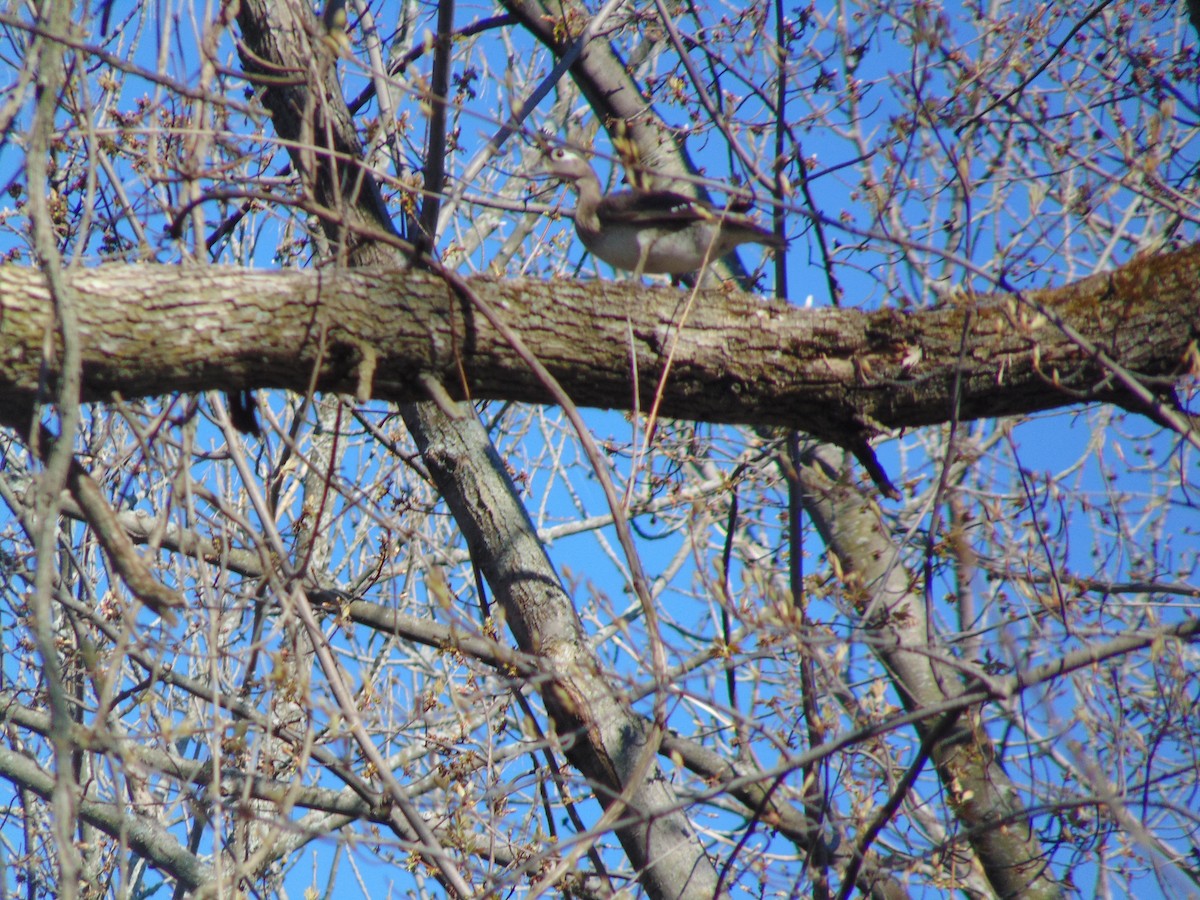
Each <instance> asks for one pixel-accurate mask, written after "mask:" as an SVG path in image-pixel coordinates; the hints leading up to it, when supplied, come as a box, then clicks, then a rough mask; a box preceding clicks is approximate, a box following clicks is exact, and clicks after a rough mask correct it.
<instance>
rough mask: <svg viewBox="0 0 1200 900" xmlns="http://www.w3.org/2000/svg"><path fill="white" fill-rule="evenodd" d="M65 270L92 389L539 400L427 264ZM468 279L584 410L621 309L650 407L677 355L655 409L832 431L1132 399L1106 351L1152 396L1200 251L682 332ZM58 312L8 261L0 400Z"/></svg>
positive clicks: (710, 315) (1190, 306) (1162, 391)
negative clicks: (1079, 273)
mask: <svg viewBox="0 0 1200 900" xmlns="http://www.w3.org/2000/svg"><path fill="white" fill-rule="evenodd" d="M70 280H71V284H72V286H73V287H74V289H75V291H76V292H77V294H78V305H79V318H80V330H81V335H82V339H83V343H84V346H85V357H84V392H85V399H87V400H104V399H107V398H108V397H110V396H111V395H112V393H113V392H120V393H121V394H122V395H123V396H125V397H135V396H141V395H148V394H161V393H169V392H173V391H195V390H201V389H213V388H223V389H239V388H248V387H288V388H291V389H293V390H297V391H303V390H305V389H306V387H307V385H308V384H309V383H310V379H311V378H312V374H313V371H314V369H315V370H316V371H317V372H318V376H319V377H318V379H317V385H318V387H319V388H320V389H322V390H330V391H344V392H350V393H359V394H360V396H368V395H369V396H373V397H377V398H380V399H386V400H393V401H398V402H406V401H411V400H415V399H419V398H421V397H423V393H422V391H421V389H420V386H419V384H418V380H417V376H418V375H419V374H420V373H432V374H434V375H436V376H438V377H440V378H441V379H442V380H443V382H444V383H445V385H446V388H447V390H448V391H449V392H450V393H451V395H452V396H455V397H456V398H462V397H467V396H469V397H471V398H475V399H483V398H492V399H508V400H520V401H528V402H546V401H547V400H548V399H549V394H548V392H547V391H546V389H545V388H544V387H543V386H542V385H541V384H540V383H539V382H538V381H537V380H536V378H534V377H533V375H531V373H530V372H529V369H528V366H526V365H525V364H524V363H523V362H522V361H521V360H520V359H519V358H518V356H517V354H516V353H514V352H513V351H512V349H511V348H510V347H508V346H507V345H506V344H505V343H504V341H503V339H502V338H500V336H499V335H497V333H496V332H495V330H494V329H493V328H492V327H491V326H490V325H489V324H488V323H487V321H486V320H485V319H484V318H483V317H482V316H480V315H478V314H477V313H476V312H475V311H474V309H473V308H472V307H471V305H470V303H469V302H467V301H465V300H463V299H462V298H460V297H456V296H455V295H454V293H453V292H452V291H451V290H450V289H449V288H448V286H447V285H446V284H445V282H444V281H442V280H441V279H440V278H438V277H437V276H436V275H434V274H430V273H424V272H419V271H411V270H401V269H388V270H384V269H367V270H363V269H355V270H352V271H351V270H345V269H338V270H326V271H323V272H315V273H298V272H248V271H244V270H230V269H209V268H206V269H200V268H197V269H181V268H179V267H161V266H138V267H116V266H114V267H104V268H101V269H97V270H86V271H77V272H73V273H71V275H70ZM471 286H472V288H473V290H474V291H475V292H476V293H477V294H478V295H479V296H480V297H481V298H482V299H483V301H484V302H486V303H488V304H490V305H491V306H492V307H493V308H494V309H496V310H498V311H499V312H500V314H501V315H502V316H503V317H504V318H505V319H506V320H507V321H508V322H509V324H510V325H511V326H512V327H513V328H514V329H516V330H517V331H518V333H519V334H521V336H522V338H523V339H524V340H525V342H526V344H527V345H528V346H529V347H530V348H531V349H532V351H533V352H534V354H535V355H537V356H538V358H539V359H541V360H542V362H543V363H544V364H545V365H546V366H547V368H548V369H549V370H550V371H551V372H552V373H553V374H554V376H555V377H556V378H557V379H558V380H559V381H560V383H561V384H562V385H563V386H564V387H565V388H566V390H567V392H568V393H569V394H570V395H571V397H572V398H573V399H574V401H575V402H576V403H577V404H579V405H581V406H597V407H607V408H619V409H629V408H631V406H632V402H633V391H632V388H631V381H632V376H631V374H630V371H631V370H630V364H629V353H630V346H629V337H628V326H627V319H626V317H627V316H628V321H629V323H630V324H631V325H632V330H633V335H634V345H635V348H636V350H637V356H638V373H639V377H640V382H639V390H640V392H641V404H642V408H643V409H644V408H647V407H648V406H649V401H650V399H651V398H652V397H653V395H654V391H655V389H656V387H657V384H658V380H659V377H660V373H661V372H662V369H663V366H664V364H665V361H666V359H667V358H668V356H669V355H670V354H672V353H673V359H674V363H673V368H672V372H671V375H670V378H669V379H668V381H667V384H666V386H665V389H664V400H663V404H662V413H663V414H664V415H667V416H671V417H674V418H681V419H697V420H704V421H710V422H734V423H744V424H755V425H777V426H785V427H794V428H798V429H800V430H802V431H805V432H807V433H809V434H811V435H814V436H817V437H821V438H823V439H826V440H832V441H835V442H838V443H846V442H847V440H848V439H849V438H853V437H857V436H868V437H869V436H871V435H873V434H875V433H877V432H878V431H879V430H882V429H891V428H906V427H917V426H921V425H929V424H935V423H939V422H945V421H948V420H949V419H951V418H952V417H955V416H957V418H959V419H971V418H978V417H995V416H1003V415H1011V414H1017V413H1029V412H1035V411H1038V410H1043V409H1050V408H1054V407H1061V406H1066V405H1070V404H1073V403H1078V402H1085V401H1096V400H1100V401H1110V402H1116V403H1119V404H1122V405H1125V406H1130V407H1133V408H1137V404H1136V403H1135V401H1134V399H1133V397H1132V395H1131V394H1130V393H1129V392H1128V391H1127V390H1126V388H1125V387H1124V386H1123V385H1122V384H1121V382H1120V381H1119V380H1118V379H1114V378H1113V372H1112V367H1111V366H1110V365H1108V364H1107V363H1106V362H1105V360H1104V359H1102V358H1099V354H1100V353H1102V354H1103V355H1104V357H1107V360H1111V361H1113V362H1115V363H1116V364H1118V365H1119V366H1120V367H1122V368H1123V369H1124V370H1125V371H1127V372H1131V373H1133V374H1134V375H1135V376H1137V377H1138V378H1139V379H1140V380H1141V381H1142V383H1143V384H1145V385H1146V386H1147V387H1148V389H1149V390H1150V391H1151V392H1152V393H1154V394H1156V395H1158V396H1165V395H1167V394H1168V393H1169V388H1170V386H1171V385H1172V384H1173V383H1175V382H1177V381H1178V380H1179V379H1180V378H1183V377H1185V376H1187V375H1189V374H1192V375H1194V374H1195V373H1196V371H1197V368H1198V364H1197V359H1198V358H1200V357H1198V356H1197V351H1196V345H1197V342H1198V341H1200V299H1198V298H1200V249H1196V248H1191V249H1188V250H1184V251H1181V252H1178V253H1173V254H1169V255H1165V256H1161V257H1155V258H1152V259H1145V260H1137V261H1135V262H1133V263H1131V264H1129V265H1127V266H1125V267H1124V268H1122V269H1120V270H1118V271H1115V272H1112V273H1109V274H1105V275H1099V276H1095V277H1092V278H1087V279H1084V280H1083V281H1080V282H1078V283H1077V284H1073V285H1070V286H1068V287H1065V288H1061V289H1057V290H1045V291H1036V292H1030V293H1029V294H1028V295H1026V296H1025V297H1024V298H1023V299H1024V301H1026V302H1025V303H1021V302H1018V300H1017V298H1014V297H1011V296H1006V295H993V296H989V297H978V298H965V299H963V300H962V301H961V302H959V303H957V304H955V305H953V306H944V307H940V308H936V309H931V310H925V311H920V312H912V313H901V312H897V311H895V310H884V311H880V312H876V313H860V312H855V311H852V310H843V309H824V310H805V309H798V308H795V307H789V306H786V305H783V304H779V303H772V302H768V301H764V300H761V299H758V298H754V297H749V296H746V295H741V294H724V293H718V292H712V293H705V294H703V295H702V296H701V297H700V298H699V299H698V301H697V303H696V304H695V305H694V308H693V309H692V310H691V312H690V314H689V315H688V318H687V320H686V321H685V322H683V326H682V329H680V328H679V327H678V321H677V320H678V317H679V315H680V312H681V310H682V308H683V302H684V300H685V295H684V294H683V293H681V292H680V291H677V290H673V289H668V288H656V289H650V288H644V287H637V286H634V285H628V284H614V283H605V282H592V283H587V282H578V281H531V280H495V279H485V278H480V279H475V280H473V281H472V282H471ZM1029 304H1036V305H1037V308H1040V309H1041V310H1043V312H1038V311H1036V309H1035V307H1033V306H1030V305H1029ZM51 315H52V307H51V304H50V300H49V295H48V292H47V289H46V287H45V283H44V281H43V279H42V276H41V275H40V274H39V273H37V272H35V271H32V270H29V269H23V268H14V267H7V268H0V316H2V317H3V318H2V322H3V329H2V331H0V414H4V415H6V416H12V415H13V414H22V415H23V414H25V413H27V411H28V409H29V405H30V403H31V401H32V400H33V399H34V397H36V392H37V386H38V379H39V376H40V375H41V374H43V373H44V374H48V375H49V376H50V377H51V378H53V376H54V375H55V374H56V370H55V368H54V360H44V359H43V357H42V350H43V346H44V335H45V334H46V331H47V329H48V327H49V323H50V317H51ZM1056 317H1057V320H1058V321H1059V322H1061V323H1063V324H1065V325H1067V326H1069V327H1070V329H1073V331H1074V332H1075V333H1076V334H1077V335H1078V336H1080V337H1082V338H1084V339H1085V341H1086V344H1089V345H1090V346H1080V343H1079V342H1078V341H1076V340H1073V339H1072V338H1070V337H1068V336H1067V335H1066V334H1064V332H1063V329H1062V328H1060V327H1059V325H1058V324H1056V322H1055V321H1054V319H1055V318H1056ZM676 336H678V341H677V342H676ZM43 366H45V369H43ZM464 376H465V383H464V380H463V379H464Z"/></svg>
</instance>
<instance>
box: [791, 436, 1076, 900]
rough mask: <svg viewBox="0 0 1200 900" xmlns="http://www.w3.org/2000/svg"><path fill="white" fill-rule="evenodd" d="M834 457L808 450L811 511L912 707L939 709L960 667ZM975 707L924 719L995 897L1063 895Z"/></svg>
mask: <svg viewBox="0 0 1200 900" xmlns="http://www.w3.org/2000/svg"><path fill="white" fill-rule="evenodd" d="M840 468H841V466H840V465H838V463H837V461H831V460H826V459H824V458H823V454H820V453H816V454H810V455H809V456H808V457H807V458H806V459H804V460H803V461H802V465H801V466H800V469H799V475H800V484H801V490H802V492H803V499H804V506H805V511H806V512H808V514H809V516H811V517H812V520H813V524H814V525H815V526H816V527H817V530H818V531H819V532H820V534H821V538H822V540H823V541H824V542H825V544H826V545H827V546H828V547H829V549H830V551H832V552H833V553H834V554H836V556H837V558H838V560H839V561H840V564H841V567H842V572H843V581H844V583H845V585H846V594H847V595H848V596H849V597H852V598H854V599H855V602H856V605H857V608H856V609H855V610H854V612H855V614H856V616H857V618H858V620H859V622H860V623H861V626H860V627H862V629H863V630H864V632H865V635H866V638H867V643H868V644H869V645H870V646H871V648H872V651H873V652H874V653H875V655H876V656H877V657H878V658H879V660H880V661H881V662H882V663H883V664H884V666H886V668H887V670H888V672H889V673H890V674H891V677H892V681H893V683H894V684H895V686H896V690H897V692H898V693H899V694H900V696H901V697H902V698H903V701H904V705H905V706H906V707H907V708H908V709H922V708H929V707H935V706H937V705H938V704H940V703H943V702H944V701H946V700H948V699H951V698H953V697H955V696H957V695H959V694H961V693H962V692H963V690H964V689H963V681H962V676H961V674H960V672H961V668H960V667H959V666H957V665H954V664H952V663H951V662H949V659H950V654H949V652H948V651H947V650H946V649H945V648H942V647H939V646H937V645H936V644H932V643H931V642H930V634H931V631H930V623H929V620H928V617H927V616H926V610H925V603H924V600H923V597H922V594H921V587H920V585H919V584H916V583H913V582H912V581H911V580H910V569H909V567H907V566H906V565H905V564H904V561H903V560H902V559H901V558H900V552H899V550H898V549H897V547H896V545H895V544H894V543H893V542H892V540H891V538H890V537H889V536H888V533H887V529H886V527H885V526H884V523H883V521H882V519H881V517H880V515H879V510H878V508H877V507H875V506H874V504H872V503H871V502H870V501H869V500H868V499H867V498H865V497H864V496H863V494H862V492H861V491H860V490H858V489H857V488H855V487H854V486H853V485H851V484H848V483H847V482H846V481H845V480H843V479H839V478H838V477H837V474H836V473H837V471H839V470H840ZM979 709H980V708H979V707H973V708H972V709H970V710H967V711H966V712H963V713H954V714H951V715H950V717H948V718H946V717H943V718H940V719H934V720H931V721H926V722H922V723H920V724H918V725H917V726H916V728H917V733H918V734H919V735H920V736H921V739H922V742H923V745H924V747H925V748H926V750H927V752H928V754H929V758H930V759H932V761H933V763H934V765H935V766H936V768H937V772H938V776H939V778H940V779H941V783H942V786H943V787H944V789H945V791H946V796H947V800H948V802H949V804H950V807H951V809H952V810H953V811H954V815H955V817H956V818H957V819H958V821H959V822H960V823H961V824H962V826H963V829H964V831H965V835H964V836H965V839H966V841H967V842H968V843H969V844H970V846H971V849H972V850H973V851H974V852H975V855H976V857H977V859H978V860H979V864H980V866H981V867H982V868H983V871H984V873H985V874H986V876H987V878H988V881H989V882H990V883H991V885H992V887H993V889H994V890H995V891H996V894H997V896H999V897H1002V898H1004V900H1016V898H1026V900H1038V898H1044V900H1052V898H1058V897H1061V896H1062V895H1063V892H1062V888H1061V886H1060V885H1059V884H1058V883H1057V882H1056V881H1055V880H1054V878H1053V876H1052V875H1051V873H1050V870H1049V855H1048V854H1047V853H1046V852H1045V849H1044V848H1043V847H1042V845H1041V842H1040V841H1039V840H1038V837H1037V835H1036V834H1035V833H1034V831H1033V826H1032V822H1031V817H1030V815H1029V813H1028V811H1027V810H1026V809H1025V808H1024V805H1023V804H1022V802H1021V800H1020V794H1019V792H1018V791H1017V789H1016V786H1015V785H1014V784H1013V783H1012V781H1011V780H1010V779H1009V777H1008V775H1007V774H1006V773H1005V771H1004V768H1003V767H1002V766H1001V764H1000V763H999V762H998V761H997V752H996V747H995V745H994V744H993V742H992V740H991V738H990V737H988V735H987V733H986V731H985V730H984V729H983V728H982V727H981V726H979V724H978V719H977V716H978V712H979Z"/></svg>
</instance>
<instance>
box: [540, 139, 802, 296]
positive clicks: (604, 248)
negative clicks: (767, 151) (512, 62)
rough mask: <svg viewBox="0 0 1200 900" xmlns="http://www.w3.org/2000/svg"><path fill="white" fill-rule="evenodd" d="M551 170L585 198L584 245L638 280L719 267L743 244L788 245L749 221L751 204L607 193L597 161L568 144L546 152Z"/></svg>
mask: <svg viewBox="0 0 1200 900" xmlns="http://www.w3.org/2000/svg"><path fill="white" fill-rule="evenodd" d="M544 165H545V169H546V171H547V172H549V173H550V174H551V175H554V176H555V177H557V178H561V179H562V180H563V181H567V182H570V184H571V185H572V186H573V187H574V188H575V192H576V194H578V197H579V202H578V203H577V204H576V206H575V233H576V234H578V235H579V240H580V241H582V242H583V246H585V247H587V249H588V251H589V252H590V253H592V255H593V256H597V257H599V258H600V259H602V260H604V261H605V262H606V263H608V264H609V265H610V266H612V267H613V268H615V269H626V270H628V271H631V272H633V273H635V275H637V276H639V277H640V276H641V275H643V274H647V275H655V274H666V275H685V274H687V273H689V272H695V271H697V270H699V269H701V268H703V267H704V266H705V265H707V264H711V263H714V262H716V261H717V260H718V259H720V258H721V257H722V256H724V255H725V254H727V253H729V252H730V251H731V250H733V248H734V247H736V246H738V245H739V244H747V243H755V244H765V245H766V246H768V247H774V248H775V249H782V248H783V247H784V246H785V242H784V241H783V240H782V239H781V238H779V237H778V236H777V235H775V234H772V233H771V232H770V231H767V230H766V229H765V228H762V227H761V226H759V225H756V224H755V223H754V222H753V221H751V220H750V219H749V218H747V217H746V215H745V214H744V212H745V209H747V208H748V207H729V208H725V209H721V208H717V207H714V206H712V205H711V204H709V203H706V202H704V201H703V200H697V199H695V198H693V197H685V196H684V195H683V194H676V193H675V192H674V191H663V190H632V191H618V192H616V193H612V194H601V192H600V179H598V178H597V177H596V173H595V172H593V171H592V167H591V164H590V163H588V161H587V160H586V159H584V158H583V157H582V156H580V155H579V154H578V153H575V152H573V151H571V150H567V149H566V148H564V147H556V148H554V149H553V150H551V151H550V152H549V153H547V154H546V157H545V163H544Z"/></svg>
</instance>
